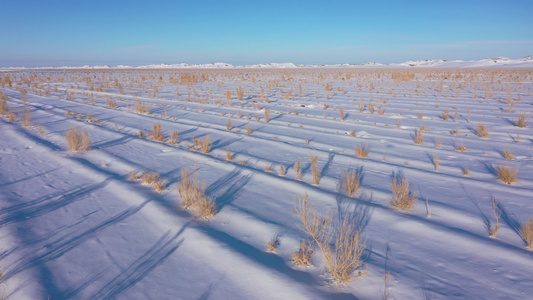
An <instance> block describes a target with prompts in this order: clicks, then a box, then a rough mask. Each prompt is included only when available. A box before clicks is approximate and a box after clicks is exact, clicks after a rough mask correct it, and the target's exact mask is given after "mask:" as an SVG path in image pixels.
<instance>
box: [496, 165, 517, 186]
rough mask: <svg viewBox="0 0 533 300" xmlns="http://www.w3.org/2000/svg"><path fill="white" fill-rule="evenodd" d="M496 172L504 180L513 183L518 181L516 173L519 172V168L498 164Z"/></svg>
mask: <svg viewBox="0 0 533 300" xmlns="http://www.w3.org/2000/svg"><path fill="white" fill-rule="evenodd" d="M496 174H498V178H500V179H501V180H502V181H503V182H505V183H507V184H511V183H514V182H516V174H518V168H513V169H511V168H509V167H508V166H504V165H501V166H498V167H497V168H496Z"/></svg>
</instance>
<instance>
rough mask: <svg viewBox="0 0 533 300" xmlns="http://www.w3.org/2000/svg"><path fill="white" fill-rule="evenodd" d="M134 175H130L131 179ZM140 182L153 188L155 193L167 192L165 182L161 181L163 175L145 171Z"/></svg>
mask: <svg viewBox="0 0 533 300" xmlns="http://www.w3.org/2000/svg"><path fill="white" fill-rule="evenodd" d="M133 172H135V171H133ZM132 175H133V174H132V173H130V177H132ZM140 180H141V182H142V183H143V184H145V185H149V186H151V187H152V188H153V189H154V191H156V192H158V193H161V192H163V191H165V183H164V182H163V179H161V175H160V174H159V173H156V172H152V171H144V172H142V174H141V176H140Z"/></svg>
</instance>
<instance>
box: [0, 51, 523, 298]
mask: <svg viewBox="0 0 533 300" xmlns="http://www.w3.org/2000/svg"><path fill="white" fill-rule="evenodd" d="M496 61H497V62H494V60H492V62H490V61H487V62H476V63H472V64H480V65H484V64H492V63H494V64H498V63H500V64H503V63H504V61H507V60H504V59H497V60H496ZM525 63H527V64H530V63H531V58H530V59H528V60H526V62H525ZM409 64H414V65H416V66H430V65H431V66H435V65H443V64H448V65H451V64H461V63H460V62H443V61H424V62H414V61H413V62H410V63H409ZM513 64H516V63H514V62H513ZM213 66H220V65H219V64H214V65H213ZM283 66H285V67H290V64H283ZM154 68H158V69H161V68H163V67H162V66H161V65H159V66H157V67H154ZM191 72H193V73H191ZM195 72H196V73H195ZM399 72H400V73H401V72H411V73H413V74H414V78H412V79H409V80H407V81H398V80H393V79H392V78H391V77H392V74H394V73H399ZM183 74H196V75H198V77H199V78H202V80H199V81H198V82H197V83H196V84H194V85H189V86H188V85H185V84H180V85H178V84H175V83H170V81H171V80H172V79H171V77H172V78H173V79H176V78H180V77H181V76H182V75H183ZM1 76H11V78H12V82H13V85H12V86H11V87H9V86H7V85H4V86H3V87H0V91H1V92H2V93H3V94H4V95H7V97H8V100H7V105H8V107H9V108H10V110H11V111H13V112H15V115H16V121H15V122H9V121H8V120H7V119H6V118H0V170H1V171H0V191H1V193H0V222H1V225H2V226H0V238H1V241H2V243H1V244H0V273H1V274H2V278H1V280H0V289H2V291H3V293H4V295H7V296H9V297H10V298H9V299H115V298H118V299H382V298H383V297H384V294H385V291H387V294H388V298H389V299H527V298H529V297H530V296H531V295H533V284H531V278H532V275H533V252H532V251H531V250H528V249H527V248H526V246H525V243H524V241H523V239H522V238H521V236H520V235H519V228H520V224H522V223H524V222H526V221H527V220H528V219H529V218H530V217H532V216H533V202H532V200H533V199H532V198H533V156H532V153H533V151H532V150H533V132H532V130H531V123H530V125H528V126H527V127H525V128H518V127H516V126H515V120H516V118H517V116H518V114H519V112H525V113H527V114H528V115H529V116H532V115H533V106H532V105H533V97H532V96H531V92H532V89H533V85H532V80H533V73H532V72H531V70H524V69H516V70H454V71H448V70H436V69H424V70H411V69H409V70H392V71H391V70H389V71H383V70H376V71H373V70H363V71H360V72H359V71H353V70H341V71H339V70H325V69H324V70H323V69H320V70H298V69H295V70H256V69H254V70H245V71H238V70H236V71H234V72H232V73H228V72H226V71H224V70H220V71H216V70H215V71H213V70H198V71H172V70H169V71H165V70H157V71H151V70H150V71H135V72H131V71H126V72H124V71H122V69H120V68H118V69H110V70H108V71H97V72H93V71H91V70H86V71H81V72H72V71H71V70H51V71H44V70H23V71H10V72H5V73H3V74H2V75H0V77H1ZM143 78H144V79H143ZM0 79H2V78H0ZM114 80H117V82H118V83H122V85H123V88H124V93H123V94H121V93H119V92H118V86H117V85H116V84H115V83H114V82H115V81H114ZM160 80H161V81H162V83H159V84H158V85H157V86H158V90H159V91H158V93H157V95H155V96H154V95H153V87H152V85H153V84H157V82H159V81H160ZM1 82H2V80H0V83H1ZM326 83H330V84H331V85H332V86H333V88H334V89H333V91H329V92H328V91H325V89H324V85H325V84H326ZM370 83H372V87H371V85H370ZM28 85H30V86H28ZM239 86H242V87H243V88H244V90H245V96H244V98H243V100H241V101H239V100H237V99H236V97H235V93H234V91H235V89H236V88H237V87H239ZM299 87H302V94H301V95H299ZM487 87H488V88H489V89H490V91H491V93H492V95H489V96H486V94H485V92H486V90H487ZM91 88H92V90H91ZM99 88H100V89H99ZM177 88H178V99H176V89H177ZM20 89H25V90H28V94H27V101H26V103H25V104H24V103H23V101H22V100H23V96H22V94H21V93H20ZM47 89H49V90H50V95H49V96H44V93H43V91H45V90H47ZM261 90H263V93H264V96H263V97H261V94H262V91H261ZM289 90H290V91H292V94H293V97H292V98H291V97H287V96H286V95H287V94H288V92H289ZM225 91H231V92H232V93H233V97H232V99H231V102H230V103H228V102H227V101H226V100H225V97H224V95H225V94H224V92H225ZM67 94H70V95H72V100H67V96H66V95H67ZM266 96H268V102H266V98H265V97H266ZM106 97H110V98H111V99H113V100H114V101H116V102H117V103H118V108H117V109H111V108H108V107H107V106H106ZM189 97H190V99H189ZM108 99H109V98H108ZM134 100H140V101H143V102H145V103H148V104H149V105H150V106H151V112H152V113H151V114H150V115H146V114H138V113H135V112H134V111H132V109H131V108H132V105H133V101H134ZM360 101H362V102H360ZM370 101H372V103H373V105H375V106H376V111H377V110H378V107H381V108H384V113H383V114H378V113H377V112H375V113H373V114H371V113H370V112H369V103H370ZM510 101H513V102H514V103H515V106H514V107H513V108H512V110H511V111H510V112H505V110H506V109H507V108H508V107H509V104H508V103H507V102H509V103H510ZM359 103H362V105H363V106H364V111H363V112H360V111H359ZM230 104H231V105H230ZM324 104H327V105H328V107H327V108H326V109H324ZM24 105H27V106H28V107H29V108H30V109H31V122H32V126H31V127H30V128H26V127H23V126H22V125H21V122H20V120H19V115H17V114H16V112H18V111H20V110H21V108H22V107H23V106H24ZM258 105H259V106H260V107H258ZM241 106H242V107H241ZM340 107H342V108H343V109H344V111H345V113H346V120H345V121H341V120H340V117H339V116H340V115H339V108H340ZM265 108H268V109H269V111H270V114H271V115H270V120H269V122H268V123H266V122H264V116H263V114H264V109H265ZM445 110H449V111H450V118H449V120H447V121H445V120H443V119H442V117H441V114H442V112H444V111H445ZM67 111H70V112H73V113H75V114H81V116H82V117H81V118H79V119H78V118H76V117H73V116H66V112H67ZM455 111H457V115H456V116H454V112H455ZM239 112H240V113H242V116H241V117H239ZM421 112H423V116H422V117H421V118H418V117H417V116H418V115H419V113H421ZM89 113H90V114H91V115H92V117H94V118H96V119H98V120H100V121H101V124H100V125H99V124H95V123H88V122H87V121H86V116H87V114H89ZM254 116H257V117H258V120H257V121H256V120H255V118H254ZM228 119H231V121H232V129H231V130H230V131H227V130H226V123H227V121H228ZM156 122H159V123H161V124H162V128H163V131H164V134H165V135H166V136H167V137H168V135H169V132H170V130H177V131H178V132H179V133H180V140H179V143H178V144H177V145H170V144H168V143H158V142H154V141H151V140H148V139H146V138H139V137H138V136H137V134H138V132H139V130H140V129H142V130H144V132H145V133H148V132H150V131H151V130H152V125H153V124H154V123H156ZM396 122H399V127H397V126H396ZM480 123H484V124H485V125H486V126H487V127H488V129H489V132H490V136H489V138H488V139H481V138H480V137H478V136H477V135H476V134H475V130H474V128H475V126H477V125H478V124H480ZM247 125H250V126H251V128H252V130H253V133H252V134H251V135H247V134H246V130H245V127H246V126H247ZM420 125H424V126H425V127H427V129H429V131H428V132H424V142H423V143H422V144H421V145H415V144H414V143H413V140H412V134H413V132H414V130H415V129H417V128H419V126H420ZM69 128H80V129H81V128H85V129H87V130H88V132H89V134H90V136H91V139H92V148H91V150H90V151H88V152H86V153H73V152H68V151H67V149H68V147H67V145H66V142H65V138H64V136H65V132H66V131H67V130H68V129H69ZM453 129H459V132H458V134H457V135H456V136H453V135H451V134H450V131H451V130H453ZM352 130H353V131H355V132H356V136H355V137H353V136H351V135H350V134H349V133H350V131H352ZM206 135H209V136H210V137H211V144H212V150H211V151H210V152H209V153H208V154H206V155H204V154H201V153H199V152H197V151H194V150H193V149H190V148H189V146H190V145H192V144H193V142H192V140H193V138H198V137H204V136H206ZM306 139H307V142H308V143H307V142H306ZM517 139H518V140H519V141H520V142H519V143H517ZM436 141H441V143H442V147H441V148H436V147H435V142H436ZM459 143H462V144H464V145H465V146H466V147H467V149H468V150H467V151H466V152H458V151H457V150H455V145H456V144H459ZM359 144H368V145H370V146H371V151H370V155H369V157H368V158H366V159H359V158H356V157H355V155H354V150H353V148H354V147H355V146H357V145H359ZM503 149H509V150H511V151H512V152H514V153H515V155H516V157H515V159H514V160H512V161H507V160H505V159H504V158H503V157H502V155H501V152H502V150H503ZM226 151H231V152H232V153H233V154H235V159H234V160H233V161H228V160H226ZM310 154H313V155H317V156H318V157H319V160H318V166H319V168H320V173H321V175H322V177H321V179H320V182H319V185H318V186H314V185H312V184H311V183H312V179H311V171H310V165H309V159H308V155H310ZM434 155H437V156H438V157H439V160H440V168H439V170H438V171H436V170H435V168H434V165H433V163H432V159H433V157H434ZM298 159H301V161H302V169H303V178H302V181H297V180H295V179H294V178H295V172H294V163H295V161H296V160H298ZM269 164H272V165H273V169H274V171H273V172H267V171H265V166H266V165H269ZM280 164H282V165H283V166H285V168H286V169H287V170H288V171H287V175H286V176H280V175H278V167H279V165H280ZM499 165H508V166H510V167H518V168H519V172H518V176H517V177H518V181H517V182H516V183H514V184H512V185H507V184H504V183H503V182H501V181H500V180H499V179H498V178H497V176H496V174H495V170H496V168H497V167H498V166H499ZM183 168H189V169H190V170H191V171H192V170H194V169H195V168H196V169H197V175H198V178H199V179H200V180H202V181H205V183H206V193H207V195H208V196H210V197H211V198H212V199H214V200H215V202H216V204H217V207H218V211H217V213H216V215H215V216H214V217H213V218H212V219H211V220H209V221H206V220H202V219H198V218H196V217H195V216H194V215H193V214H192V212H191V211H190V210H185V209H183V208H182V207H181V206H180V204H179V203H180V200H179V197H178V196H177V193H176V183H177V182H178V181H179V180H180V176H181V175H180V171H181V170H182V169H183ZM349 168H354V169H357V170H359V172H360V173H361V174H362V175H363V178H362V182H361V188H360V190H359V191H358V192H357V194H356V195H355V196H354V197H348V196H347V195H346V193H345V192H343V191H341V190H339V188H338V182H339V177H340V174H341V173H342V172H344V171H346V170H348V169H349ZM462 168H468V169H469V171H470V176H468V177H465V176H463V174H462V171H461V170H462ZM134 169H135V170H138V171H143V170H152V171H156V172H160V174H161V176H162V178H163V179H164V180H165V182H166V185H167V188H168V190H167V191H165V192H162V193H156V192H154V191H153V190H152V189H151V188H150V187H148V186H144V185H141V184H140V183H138V182H131V181H128V180H127V178H128V173H129V171H131V170H134ZM398 172H402V173H403V174H404V175H405V177H406V178H407V179H408V180H409V181H410V182H411V184H412V187H413V190H414V191H416V193H417V195H418V196H417V202H416V204H415V206H414V209H413V210H412V211H409V212H403V211H398V210H396V209H393V208H391V207H390V206H389V201H390V197H391V193H390V188H389V185H390V182H391V177H392V175H393V174H397V173H398ZM304 193H308V195H309V201H310V202H311V204H313V205H315V206H317V207H318V209H319V211H320V212H322V213H326V212H327V211H330V212H331V213H332V214H333V215H334V217H335V218H336V217H337V216H338V215H339V214H344V215H348V216H350V217H351V218H352V220H354V222H355V224H356V225H357V226H358V228H359V229H360V230H361V231H362V235H363V236H364V239H365V241H366V246H365V254H364V265H363V269H362V271H368V274H367V275H365V276H362V277H359V278H356V279H354V280H352V281H351V282H349V283H348V284H345V285H338V284H335V283H332V282H331V281H330V280H329V279H328V278H329V277H328V274H327V272H326V271H325V268H324V263H323V260H322V258H321V255H320V251H319V250H318V249H315V251H314V254H313V257H312V265H311V266H309V267H297V266H295V265H294V264H293V263H292V262H291V260H290V257H291V255H292V254H293V253H294V252H295V251H296V249H297V248H298V245H299V243H300V242H301V241H303V240H305V239H306V238H307V235H306V234H305V233H304V232H303V231H302V230H300V228H299V226H300V222H299V220H298V218H297V217H296V216H295V215H294V214H293V213H292V211H293V209H294V206H293V200H294V199H296V198H297V197H298V195H301V194H304ZM493 199H494V201H496V203H497V207H498V209H497V211H500V212H501V217H500V218H499V225H500V229H499V232H498V234H497V236H496V238H489V237H488V227H490V226H491V225H494V224H495V222H496V218H495V216H494V209H493V204H492V203H493ZM426 201H427V203H428V204H429V207H430V210H431V215H430V216H429V217H428V214H427V208H426ZM275 236H279V248H278V249H277V250H276V251H275V252H273V253H271V252H268V251H267V248H266V244H267V242H268V241H269V240H271V239H272V238H273V237H275ZM386 274H390V276H391V277H390V280H389V281H388V283H387V285H386V286H385V277H386Z"/></svg>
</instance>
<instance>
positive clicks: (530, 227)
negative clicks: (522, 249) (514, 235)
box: [520, 218, 533, 249]
mask: <svg viewBox="0 0 533 300" xmlns="http://www.w3.org/2000/svg"><path fill="white" fill-rule="evenodd" d="M520 235H521V236H522V238H523V239H524V241H525V242H526V245H527V247H528V248H529V249H533V218H530V219H529V221H528V222H527V223H525V224H522V227H521V228H520Z"/></svg>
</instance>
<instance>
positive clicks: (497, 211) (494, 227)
mask: <svg viewBox="0 0 533 300" xmlns="http://www.w3.org/2000/svg"><path fill="white" fill-rule="evenodd" d="M492 211H493V213H494V219H495V223H494V224H493V225H492V226H490V228H489V237H490V238H496V235H497V234H498V230H500V217H501V210H500V209H499V208H498V204H497V203H496V200H495V199H492Z"/></svg>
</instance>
